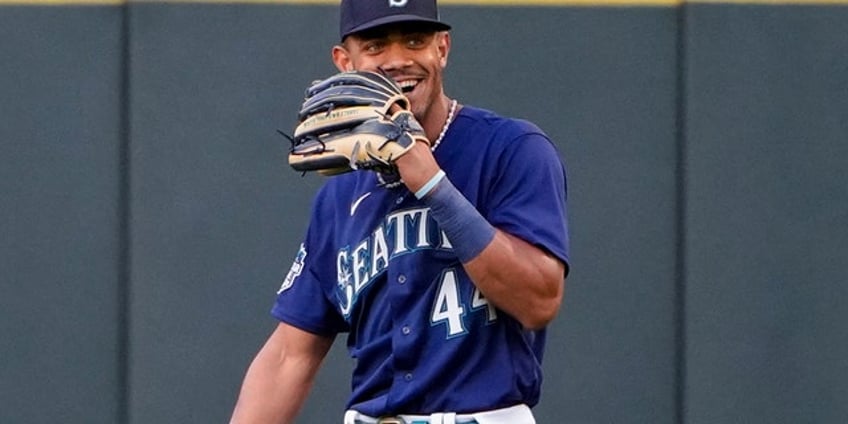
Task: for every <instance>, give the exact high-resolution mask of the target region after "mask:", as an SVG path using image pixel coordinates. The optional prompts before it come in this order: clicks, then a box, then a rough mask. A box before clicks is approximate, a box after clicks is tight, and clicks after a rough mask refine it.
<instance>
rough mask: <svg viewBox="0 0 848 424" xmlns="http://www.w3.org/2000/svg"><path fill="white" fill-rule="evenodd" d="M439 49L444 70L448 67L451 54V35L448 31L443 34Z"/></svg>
mask: <svg viewBox="0 0 848 424" xmlns="http://www.w3.org/2000/svg"><path fill="white" fill-rule="evenodd" d="M438 43H439V44H438V48H439V62H440V63H441V65H442V68H444V67H446V66H448V54H450V48H451V38H450V33H449V32H447V31H444V32H442V36H441V37H440V39H439V41H438Z"/></svg>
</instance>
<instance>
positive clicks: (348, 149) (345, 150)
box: [289, 71, 430, 175]
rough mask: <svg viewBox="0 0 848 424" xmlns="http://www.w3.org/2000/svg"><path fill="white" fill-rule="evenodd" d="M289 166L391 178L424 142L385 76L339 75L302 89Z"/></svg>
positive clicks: (402, 98) (324, 172)
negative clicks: (397, 163)
mask: <svg viewBox="0 0 848 424" xmlns="http://www.w3.org/2000/svg"><path fill="white" fill-rule="evenodd" d="M292 141H293V142H292V149H291V152H290V153H289V165H291V167H292V168H294V169H295V170H296V171H302V172H308V171H317V172H318V173H319V174H322V175H335V174H341V173H344V172H349V171H353V170H358V169H368V170H374V171H378V172H381V173H386V174H392V173H395V172H396V168H395V165H394V161H395V160H397V158H399V157H401V156H403V155H404V154H405V153H406V152H408V151H409V149H411V148H412V146H414V145H415V142H416V141H421V142H424V143H427V144H428V145H429V144H430V142H429V141H428V140H427V137H426V135H425V134H424V129H423V128H422V127H421V124H419V123H418V121H416V120H415V117H413V115H412V112H411V111H410V110H409V100H408V99H407V98H406V96H404V95H403V92H402V91H401V89H400V87H398V85H397V84H396V83H395V82H394V81H393V80H392V79H391V78H389V77H388V76H385V75H383V74H379V73H375V72H363V71H351V72H342V73H340V74H336V75H334V76H331V77H329V78H327V79H325V80H323V81H316V82H314V83H313V84H312V85H311V86H310V87H309V88H307V89H306V96H305V100H304V102H303V105H302V106H301V109H300V112H299V113H298V125H297V127H296V128H295V130H294V137H293V138H292Z"/></svg>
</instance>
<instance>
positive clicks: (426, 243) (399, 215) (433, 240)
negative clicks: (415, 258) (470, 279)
mask: <svg viewBox="0 0 848 424" xmlns="http://www.w3.org/2000/svg"><path fill="white" fill-rule="evenodd" d="M423 249H442V250H451V249H453V246H452V245H451V244H450V241H449V240H448V238H447V235H445V233H444V232H443V231H441V230H440V229H439V226H438V224H437V223H436V221H435V220H434V219H432V218H431V217H430V209H429V208H415V209H404V210H398V211H394V212H392V213H391V214H389V215H387V216H386V218H385V219H384V220H383V221H382V222H380V224H379V225H377V227H376V228H375V229H374V230H373V231H372V232H371V234H370V235H369V236H368V237H366V238H365V239H364V240H361V241H360V242H359V243H357V244H356V245H355V246H353V247H351V246H345V247H343V248H341V249H339V251H338V254H337V255H336V270H337V278H338V288H339V291H338V295H339V308H340V310H341V312H342V314H343V315H344V316H345V317H348V316H349V315H350V311H351V310H352V309H353V306H354V305H355V304H356V299H357V298H358V297H359V293H361V292H362V290H363V289H364V288H365V287H367V286H368V285H369V284H371V282H372V281H374V280H375V279H376V278H377V277H378V276H379V275H380V274H382V273H383V272H384V271H385V270H386V269H387V268H388V267H389V262H390V261H391V260H392V259H394V258H396V257H398V256H401V255H405V254H408V253H412V252H415V251H419V250H423Z"/></svg>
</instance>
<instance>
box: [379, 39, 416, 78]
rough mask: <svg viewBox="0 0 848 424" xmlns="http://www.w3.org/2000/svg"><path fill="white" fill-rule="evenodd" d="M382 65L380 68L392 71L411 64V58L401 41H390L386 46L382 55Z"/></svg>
mask: <svg viewBox="0 0 848 424" xmlns="http://www.w3.org/2000/svg"><path fill="white" fill-rule="evenodd" d="M383 59H384V60H383V65H382V66H381V68H382V69H383V70H384V71H387V72H388V71H394V70H398V69H403V68H404V67H407V66H411V65H412V59H411V58H410V57H409V55H408V54H407V51H406V49H405V48H404V46H403V45H402V44H401V43H391V44H389V46H388V47H387V48H386V51H385V53H384V56H383Z"/></svg>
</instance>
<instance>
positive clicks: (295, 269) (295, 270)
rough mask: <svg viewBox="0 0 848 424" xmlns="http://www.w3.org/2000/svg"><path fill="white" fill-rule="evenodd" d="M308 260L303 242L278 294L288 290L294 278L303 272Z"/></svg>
mask: <svg viewBox="0 0 848 424" xmlns="http://www.w3.org/2000/svg"><path fill="white" fill-rule="evenodd" d="M305 262H306V246H305V245H304V244H303V243H301V244H300V249H298V251H297V256H295V258H294V263H292V266H291V268H289V273H288V274H286V278H285V279H284V280H283V284H282V285H281V286H280V289H279V290H277V294H280V293H282V292H284V291H286V290H288V289H289V288H290V287H291V286H292V284H294V280H295V279H296V278H297V277H298V276H299V275H300V273H301V272H303V265H304V263H305Z"/></svg>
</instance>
